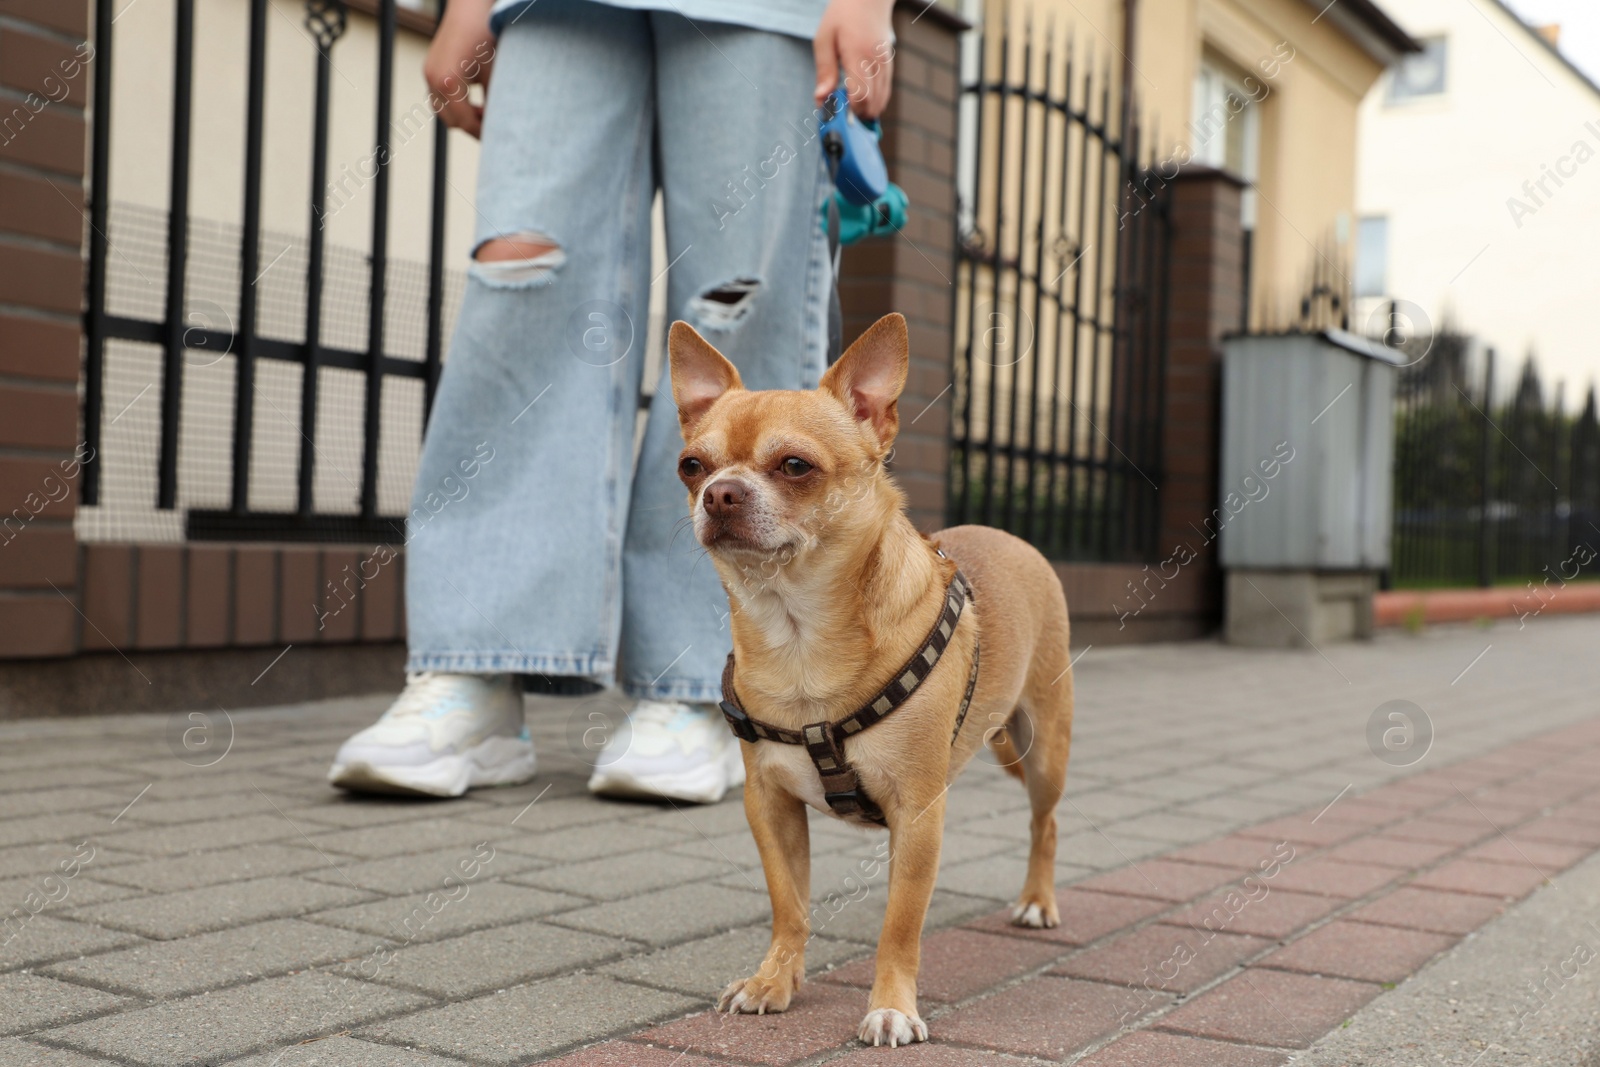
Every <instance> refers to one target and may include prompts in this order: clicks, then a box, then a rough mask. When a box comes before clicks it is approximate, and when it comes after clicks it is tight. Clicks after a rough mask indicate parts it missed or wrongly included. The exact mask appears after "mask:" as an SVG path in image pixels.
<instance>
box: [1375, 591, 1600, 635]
mask: <svg viewBox="0 0 1600 1067" xmlns="http://www.w3.org/2000/svg"><path fill="white" fill-rule="evenodd" d="M1594 611H1600V583H1597V584H1592V585H1591V584H1587V583H1586V584H1584V585H1560V586H1556V587H1555V588H1553V589H1550V588H1546V589H1545V590H1543V591H1540V590H1535V589H1534V587H1533V583H1532V582H1529V583H1528V585H1527V587H1526V588H1525V589H1512V588H1509V587H1501V588H1495V589H1440V590H1435V591H1431V592H1425V593H1418V592H1389V593H1378V594H1377V595H1376V596H1374V597H1373V598H1372V621H1373V624H1374V625H1376V626H1404V625H1406V623H1407V621H1408V620H1409V621H1412V622H1413V623H1414V622H1415V621H1417V620H1418V619H1419V617H1420V621H1421V622H1423V623H1439V622H1475V621H1476V620H1478V619H1510V618H1523V617H1528V618H1531V617H1533V616H1535V615H1540V614H1545V613H1548V614H1551V615H1572V614H1579V613H1583V612H1594Z"/></svg>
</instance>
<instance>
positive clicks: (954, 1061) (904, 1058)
mask: <svg viewBox="0 0 1600 1067" xmlns="http://www.w3.org/2000/svg"><path fill="white" fill-rule="evenodd" d="M1046 1062H1047V1061H1045V1060H1036V1059H1034V1058H1033V1057H1032V1056H1028V1057H1026V1058H1023V1057H1018V1056H1007V1055H1005V1054H1004V1053H1001V1052H991V1051H988V1050H983V1051H978V1050H976V1049H970V1048H958V1047H957V1046H955V1045H940V1044H938V1043H936V1042H930V1043H928V1044H923V1045H903V1046H901V1047H900V1048H896V1049H891V1048H887V1047H885V1048H860V1049H857V1050H856V1051H854V1052H852V1053H850V1054H849V1055H847V1056H844V1057H841V1058H840V1059H837V1060H829V1061H828V1067H1044V1065H1045V1063H1046Z"/></svg>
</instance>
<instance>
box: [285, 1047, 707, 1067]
mask: <svg viewBox="0 0 1600 1067" xmlns="http://www.w3.org/2000/svg"><path fill="white" fill-rule="evenodd" d="M292 1059H293V1057H286V1058H285V1061H284V1062H285V1063H289V1062H292ZM539 1062H540V1063H544V1064H546V1065H547V1067H720V1065H719V1064H718V1062H717V1061H716V1060H708V1059H706V1058H705V1057H704V1056H693V1055H686V1054H684V1052H683V1051H682V1050H680V1049H664V1048H649V1047H647V1046H645V1045H640V1044H637V1043H635V1042H632V1041H607V1042H606V1043H605V1044H603V1045H591V1046H590V1047H589V1048H586V1049H583V1050H582V1051H579V1052H574V1053H573V1054H572V1055H570V1056H563V1057H561V1058H560V1059H559V1060H540V1061H539Z"/></svg>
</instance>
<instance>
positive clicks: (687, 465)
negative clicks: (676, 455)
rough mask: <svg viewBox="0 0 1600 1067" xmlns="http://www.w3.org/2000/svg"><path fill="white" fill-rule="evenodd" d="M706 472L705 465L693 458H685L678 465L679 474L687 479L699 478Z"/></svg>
mask: <svg viewBox="0 0 1600 1067" xmlns="http://www.w3.org/2000/svg"><path fill="white" fill-rule="evenodd" d="M705 472H706V467H705V464H704V463H701V462H700V461H699V460H697V459H695V458H694V457H693V456H685V457H684V458H683V460H682V461H681V462H680V463H679V464H678V473H679V474H681V475H683V476H684V477H685V478H698V477H700V476H701V475H702V474H704V473H705Z"/></svg>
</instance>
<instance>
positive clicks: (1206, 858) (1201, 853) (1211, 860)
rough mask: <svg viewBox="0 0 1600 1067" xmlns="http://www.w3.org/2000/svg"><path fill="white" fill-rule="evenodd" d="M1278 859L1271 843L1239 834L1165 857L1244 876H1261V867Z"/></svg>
mask: <svg viewBox="0 0 1600 1067" xmlns="http://www.w3.org/2000/svg"><path fill="white" fill-rule="evenodd" d="M1274 858H1275V857H1274V856H1273V852H1272V845H1271V844H1270V843H1268V842H1265V841H1263V840H1262V839H1261V838H1259V837H1241V836H1239V835H1238V834H1229V835H1228V836H1227V837H1219V838H1217V839H1216V840H1215V841H1203V842H1201V843H1200V844H1198V845H1189V846H1188V847H1187V848H1180V849H1178V850H1177V851H1176V852H1169V853H1167V854H1166V855H1165V856H1163V857H1162V859H1168V860H1179V861H1181V862H1183V863H1208V864H1211V865H1212V866H1214V867H1232V868H1234V869H1235V870H1236V871H1237V872H1238V873H1239V874H1240V875H1246V874H1254V875H1259V874H1261V870H1262V867H1261V865H1262V864H1263V863H1271V862H1272V860H1273V859H1274Z"/></svg>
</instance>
